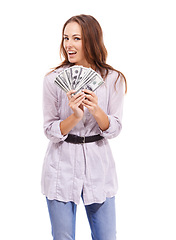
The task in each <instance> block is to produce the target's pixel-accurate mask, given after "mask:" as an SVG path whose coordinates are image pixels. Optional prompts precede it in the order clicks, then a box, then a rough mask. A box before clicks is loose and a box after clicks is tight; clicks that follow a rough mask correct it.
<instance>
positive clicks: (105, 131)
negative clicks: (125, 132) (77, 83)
mask: <svg viewBox="0 0 176 240" xmlns="http://www.w3.org/2000/svg"><path fill="white" fill-rule="evenodd" d="M115 76H117V75H115ZM115 80H116V78H114V80H113V81H109V82H108V84H110V86H109V100H108V102H109V103H108V108H107V114H106V113H105V112H104V111H103V110H102V109H101V108H100V107H99V106H98V99H97V97H96V95H95V93H93V92H91V91H89V90H85V91H84V92H85V93H88V94H89V95H87V99H88V100H84V101H83V103H84V106H86V107H87V108H88V109H89V111H90V112H91V114H92V115H93V116H94V118H95V120H96V121H97V123H98V125H99V128H100V133H101V135H102V136H103V137H105V138H113V137H116V136H117V135H118V134H119V133H120V131H121V128H122V124H121V120H122V111H123V97H124V80H123V78H121V77H119V79H118V81H117V83H116V89H115V88H114V82H115Z"/></svg>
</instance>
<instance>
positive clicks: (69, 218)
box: [47, 197, 116, 240]
mask: <svg viewBox="0 0 176 240" xmlns="http://www.w3.org/2000/svg"><path fill="white" fill-rule="evenodd" d="M47 204H48V211H49V215H50V220H51V226H52V235H53V240H75V223H76V208H77V205H76V204H75V203H73V202H67V203H65V202H60V201H57V200H48V199H47ZM85 209H86V213H87V218H88V220H89V224H90V228H91V235H92V240H115V239H116V213H115V197H112V198H107V199H106V201H105V202H104V203H102V204H99V203H93V204H91V205H86V206H85Z"/></svg>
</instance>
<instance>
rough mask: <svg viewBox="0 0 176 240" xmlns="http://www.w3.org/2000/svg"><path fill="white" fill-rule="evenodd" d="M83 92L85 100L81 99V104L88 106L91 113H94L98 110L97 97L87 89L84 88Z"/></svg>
mask: <svg viewBox="0 0 176 240" xmlns="http://www.w3.org/2000/svg"><path fill="white" fill-rule="evenodd" d="M83 92H84V93H85V94H86V95H85V96H86V98H85V100H83V101H82V105H83V106H85V107H86V108H88V110H89V112H90V113H91V114H92V115H95V114H96V113H97V111H98V110H99V106H98V97H97V96H96V94H95V93H94V92H92V91H90V90H88V89H84V90H83Z"/></svg>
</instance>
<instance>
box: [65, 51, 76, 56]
mask: <svg viewBox="0 0 176 240" xmlns="http://www.w3.org/2000/svg"><path fill="white" fill-rule="evenodd" d="M67 53H68V55H69V56H74V55H75V54H76V53H77V52H76V51H67Z"/></svg>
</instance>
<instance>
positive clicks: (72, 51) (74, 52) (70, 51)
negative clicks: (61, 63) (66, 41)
mask: <svg viewBox="0 0 176 240" xmlns="http://www.w3.org/2000/svg"><path fill="white" fill-rule="evenodd" d="M68 53H76V52H73V51H68Z"/></svg>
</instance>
